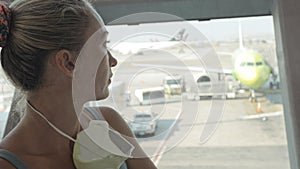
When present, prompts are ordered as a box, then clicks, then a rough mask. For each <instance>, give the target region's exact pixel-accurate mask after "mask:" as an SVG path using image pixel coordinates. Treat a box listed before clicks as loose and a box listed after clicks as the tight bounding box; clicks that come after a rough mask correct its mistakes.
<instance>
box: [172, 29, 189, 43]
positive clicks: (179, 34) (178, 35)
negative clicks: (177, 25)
mask: <svg viewBox="0 0 300 169" xmlns="http://www.w3.org/2000/svg"><path fill="white" fill-rule="evenodd" d="M187 37H188V34H185V29H184V28H183V29H180V30H179V31H177V32H176V33H175V34H174V35H173V36H172V37H171V38H170V39H169V41H181V40H182V41H185V40H186V39H187Z"/></svg>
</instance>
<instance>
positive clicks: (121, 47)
mask: <svg viewBox="0 0 300 169" xmlns="http://www.w3.org/2000/svg"><path fill="white" fill-rule="evenodd" d="M187 37H188V34H186V30H185V29H184V28H183V29H180V30H178V31H177V32H176V33H175V34H174V35H173V36H171V37H170V38H169V40H168V41H158V40H151V42H124V41H121V42H119V43H116V44H113V45H112V46H111V50H112V51H116V52H118V53H121V54H123V55H128V54H142V53H143V51H144V50H148V49H153V50H157V49H165V48H171V47H174V46H177V45H180V41H186V39H187Z"/></svg>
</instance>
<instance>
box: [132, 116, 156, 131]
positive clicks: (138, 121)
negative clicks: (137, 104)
mask: <svg viewBox="0 0 300 169" xmlns="http://www.w3.org/2000/svg"><path fill="white" fill-rule="evenodd" d="M129 126H130V128H131V130H132V131H133V133H134V134H135V135H136V136H145V135H150V136H154V135H155V130H156V128H157V123H156V119H155V118H154V116H153V114H152V113H147V112H139V113H136V114H135V115H134V119H133V121H132V122H130V123H129Z"/></svg>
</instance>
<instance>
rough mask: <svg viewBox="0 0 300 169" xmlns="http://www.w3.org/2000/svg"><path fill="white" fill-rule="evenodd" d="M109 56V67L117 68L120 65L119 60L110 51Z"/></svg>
mask: <svg viewBox="0 0 300 169" xmlns="http://www.w3.org/2000/svg"><path fill="white" fill-rule="evenodd" d="M108 56H109V65H110V67H115V66H116V65H117V64H118V61H117V59H116V58H114V57H113V56H112V54H111V53H110V51H108Z"/></svg>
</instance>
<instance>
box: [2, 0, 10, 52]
mask: <svg viewBox="0 0 300 169" xmlns="http://www.w3.org/2000/svg"><path fill="white" fill-rule="evenodd" d="M10 19H11V10H10V8H9V4H8V3H7V2H3V1H0V47H4V46H6V42H7V36H8V34H9V27H10Z"/></svg>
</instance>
